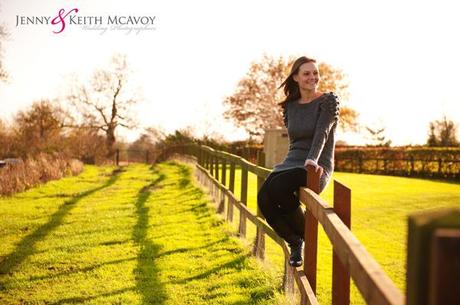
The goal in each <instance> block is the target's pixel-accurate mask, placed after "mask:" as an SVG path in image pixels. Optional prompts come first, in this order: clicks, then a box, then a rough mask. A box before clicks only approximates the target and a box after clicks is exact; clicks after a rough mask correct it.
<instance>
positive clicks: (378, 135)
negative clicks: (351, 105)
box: [365, 126, 391, 147]
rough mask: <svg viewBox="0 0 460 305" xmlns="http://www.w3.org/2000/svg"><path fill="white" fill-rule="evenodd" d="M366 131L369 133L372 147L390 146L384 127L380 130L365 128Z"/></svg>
mask: <svg viewBox="0 0 460 305" xmlns="http://www.w3.org/2000/svg"><path fill="white" fill-rule="evenodd" d="M365 128H366V130H367V131H368V132H369V135H370V140H371V142H372V143H371V144H370V145H372V146H387V147H388V146H390V145H391V140H389V139H388V138H387V137H386V136H385V127H382V128H370V127H368V126H366V127H365Z"/></svg>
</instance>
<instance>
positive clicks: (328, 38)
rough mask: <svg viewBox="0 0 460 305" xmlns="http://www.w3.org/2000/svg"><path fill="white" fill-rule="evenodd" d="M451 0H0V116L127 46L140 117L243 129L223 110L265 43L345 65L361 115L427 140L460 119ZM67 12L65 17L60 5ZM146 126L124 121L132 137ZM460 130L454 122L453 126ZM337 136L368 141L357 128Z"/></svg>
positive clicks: (61, 88)
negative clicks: (94, 24)
mask: <svg viewBox="0 0 460 305" xmlns="http://www.w3.org/2000/svg"><path fill="white" fill-rule="evenodd" d="M73 8H78V10H79V11H78V14H77V13H75V14H74V15H78V16H103V17H104V18H106V17H107V16H118V17H120V16H136V17H141V16H146V17H147V16H150V17H153V16H154V17H155V19H154V22H153V23H152V25H151V26H150V27H149V28H148V29H144V30H142V31H139V32H138V33H136V31H132V32H130V33H129V32H128V31H127V30H123V29H108V30H107V31H105V32H104V33H103V32H102V31H101V30H89V29H87V28H86V29H85V28H84V26H83V25H70V24H69V19H65V20H67V24H66V28H64V30H63V31H62V32H61V33H58V34H56V33H53V31H56V32H57V31H59V30H60V28H61V24H55V25H52V24H46V25H37V24H35V25H30V24H29V25H24V24H20V25H18V26H17V25H16V23H17V18H18V16H19V18H20V17H21V16H29V17H31V16H36V17H39V16H50V17H51V19H53V18H54V17H56V16H57V15H58V12H59V10H60V9H64V10H65V11H64V12H65V13H66V12H68V11H70V10H71V9H73ZM459 8H460V7H459V5H457V4H456V1H447V0H437V1H423V0H422V1H420V0H419V1H402V0H398V1H395V0H389V1H364V0H362V1H361V0H359V1H358V0H350V1H340V0H337V1H335V0H334V1H333V0H322V1H305V0H304V1H291V0H286V1H272V0H264V1H259V0H254V1H242V0H232V1H204V0H201V1H186V0H168V1H141V0H130V1H113V0H112V1H108V0H98V1H91V0H89V1H88V0H80V1H62V0H61V1H58V0H42V1H30V0H27V1H26V0H0V23H1V24H3V25H4V26H6V28H7V30H8V32H9V33H10V37H9V40H8V41H7V42H6V43H5V44H4V46H3V48H4V54H3V60H4V65H5V68H6V69H7V71H8V72H9V74H10V79H9V81H8V83H6V84H0V107H1V109H2V112H1V113H0V118H2V119H11V117H12V115H13V114H14V113H16V112H17V111H18V110H21V109H25V108H26V107H27V106H29V105H31V104H32V102H33V101H36V100H39V99H42V98H58V97H62V96H63V95H64V94H65V92H66V89H68V88H69V86H70V83H71V77H70V76H71V75H72V74H75V75H78V76H79V77H80V78H81V79H82V80H84V79H88V78H89V76H90V75H91V73H92V72H93V71H94V70H96V69H98V68H101V67H104V66H105V65H107V64H108V63H109V60H110V57H111V56H112V55H113V54H114V53H116V52H119V53H125V54H126V55H127V57H128V61H129V63H130V66H131V69H132V76H131V80H132V83H133V84H134V85H135V87H136V88H137V89H138V90H139V92H140V95H141V97H142V99H141V102H140V103H139V104H138V105H137V106H136V108H135V109H133V111H134V112H136V113H137V119H138V121H139V123H140V127H148V126H161V128H163V129H164V130H165V131H167V132H172V131H174V130H175V129H180V128H190V126H193V128H194V130H195V131H196V132H197V134H198V135H200V134H203V133H217V134H221V135H223V136H224V137H225V138H226V139H228V140H237V139H242V138H244V137H245V136H246V134H245V133H244V131H242V130H241V129H238V128H236V127H234V126H233V124H232V123H231V122H228V121H226V120H225V119H224V118H223V115H222V113H223V111H224V106H223V100H224V99H225V97H226V96H230V95H232V93H233V92H234V91H235V88H236V86H237V84H238V81H239V80H240V79H241V78H242V77H244V75H245V74H246V72H247V71H248V69H249V67H250V65H251V63H252V62H254V61H258V60H260V59H261V58H262V57H263V55H264V54H267V55H270V56H274V57H278V56H283V57H285V58H287V57H289V56H302V55H306V56H309V57H313V58H315V59H317V61H319V62H325V63H328V64H330V65H332V66H333V67H335V68H337V69H341V70H342V71H343V72H344V74H345V75H346V77H347V80H348V82H349V93H350V98H349V100H347V101H343V105H345V106H349V107H351V108H353V109H355V110H356V111H357V112H358V113H359V122H360V123H361V125H362V126H370V127H372V128H382V127H384V128H385V135H386V136H387V138H389V139H390V140H392V143H393V145H406V144H423V143H425V142H426V139H427V134H428V124H429V122H430V121H433V120H439V119H441V118H442V117H443V116H444V115H447V118H448V119H450V120H452V121H454V122H455V123H457V125H458V126H459V129H460V92H459V90H458V89H457V88H458V87H459V85H458V81H459V71H460V56H459V54H460V43H459V42H460V40H459V39H458V29H460V18H458V12H459ZM67 18H69V17H67ZM140 131H142V128H140V129H138V130H131V131H123V132H122V133H121V135H122V136H123V137H125V138H126V139H128V140H134V139H135V137H136V136H137V135H138V133H139V132H140ZM458 134H460V133H458ZM338 139H339V140H344V141H347V142H348V143H350V144H364V143H365V142H366V138H365V137H364V136H363V135H362V134H358V133H343V132H339V134H338Z"/></svg>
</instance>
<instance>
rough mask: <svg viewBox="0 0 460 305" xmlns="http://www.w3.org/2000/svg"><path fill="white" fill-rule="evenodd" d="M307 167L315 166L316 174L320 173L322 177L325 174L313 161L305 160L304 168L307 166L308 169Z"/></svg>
mask: <svg viewBox="0 0 460 305" xmlns="http://www.w3.org/2000/svg"><path fill="white" fill-rule="evenodd" d="M307 165H313V166H314V167H315V172H317V173H318V172H319V176H320V177H321V175H322V174H323V168H322V167H321V166H319V165H318V164H317V163H316V162H315V161H313V160H312V159H307V160H305V164H304V165H303V166H305V168H307Z"/></svg>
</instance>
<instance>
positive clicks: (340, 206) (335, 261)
mask: <svg viewBox="0 0 460 305" xmlns="http://www.w3.org/2000/svg"><path fill="white" fill-rule="evenodd" d="M334 212H335V213H336V214H337V215H338V216H339V218H340V219H341V220H342V222H343V223H344V224H345V225H346V226H347V227H348V228H349V229H350V226H351V190H350V189H349V188H347V187H346V186H345V185H343V184H341V183H340V182H337V181H334ZM348 304H350V273H349V272H348V271H347V269H346V268H345V266H344V265H343V264H342V262H341V261H340V259H339V257H338V256H337V254H336V253H335V251H334V253H333V255H332V305H348Z"/></svg>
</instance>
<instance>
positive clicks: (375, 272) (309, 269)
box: [160, 145, 460, 305]
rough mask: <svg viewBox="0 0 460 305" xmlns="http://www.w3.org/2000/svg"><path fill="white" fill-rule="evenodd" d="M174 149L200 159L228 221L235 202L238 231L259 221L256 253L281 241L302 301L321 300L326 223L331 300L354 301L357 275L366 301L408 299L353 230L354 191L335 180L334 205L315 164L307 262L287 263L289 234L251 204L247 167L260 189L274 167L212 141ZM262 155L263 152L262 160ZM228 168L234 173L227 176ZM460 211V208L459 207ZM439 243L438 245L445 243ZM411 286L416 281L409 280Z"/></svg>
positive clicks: (287, 285)
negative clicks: (321, 238)
mask: <svg viewBox="0 0 460 305" xmlns="http://www.w3.org/2000/svg"><path fill="white" fill-rule="evenodd" d="M173 153H178V154H183V155H191V156H194V158H195V160H196V161H197V164H196V167H197V171H196V173H197V179H198V181H199V182H200V183H201V184H202V185H203V186H205V187H207V188H208V189H209V190H210V193H211V195H212V197H213V198H214V200H215V202H216V203H217V211H218V212H220V213H223V214H225V215H226V219H227V221H230V222H232V221H233V214H234V213H233V209H234V208H237V209H238V210H239V212H240V213H239V215H240V218H239V226H238V233H239V235H240V236H241V237H246V225H247V223H246V221H247V220H249V221H250V222H251V223H253V224H254V225H255V226H256V228H257V233H256V238H255V241H254V248H253V254H254V255H255V256H256V257H258V258H259V259H264V257H265V236H266V235H268V236H269V237H270V238H271V239H273V240H274V241H275V242H276V243H277V244H279V245H280V246H281V248H282V250H283V252H284V255H285V264H284V265H285V269H284V270H285V272H284V281H283V287H284V289H285V291H286V292H287V293H293V292H294V289H295V286H296V287H297V289H298V291H299V292H300V304H312V305H313V304H318V301H317V298H316V273H317V248H318V224H320V225H321V226H322V227H323V229H324V231H325V233H326V235H327V237H328V238H329V240H330V242H331V244H332V247H333V266H332V304H334V305H348V304H350V278H351V279H353V281H354V283H355V285H356V287H357V288H358V290H359V291H360V293H361V295H362V296H363V298H364V300H365V301H366V303H367V304H372V305H374V304H375V305H403V304H406V298H405V296H404V294H403V293H402V292H401V291H400V290H399V289H398V288H397V287H396V285H395V284H394V283H393V282H392V281H391V279H390V278H389V277H388V276H387V275H386V274H385V273H384V272H383V270H382V268H381V267H380V266H379V264H378V263H377V262H376V261H375V259H374V258H373V257H372V256H371V255H370V254H369V253H368V252H367V251H366V249H365V248H364V247H363V245H362V244H361V243H360V242H359V240H358V239H357V238H356V237H355V236H354V235H353V233H352V232H351V231H350V223H351V212H350V211H351V191H350V189H349V188H347V187H346V186H344V185H343V184H341V183H340V182H338V181H334V205H333V207H331V206H329V205H328V204H327V203H326V202H325V201H323V200H322V199H321V198H320V197H319V196H318V194H317V193H318V190H319V176H317V175H316V174H315V172H314V170H313V169H312V168H307V171H308V177H307V183H308V184H307V187H305V188H304V187H302V188H300V189H299V198H300V201H301V203H302V204H304V205H305V207H306V211H305V214H306V215H305V217H306V222H305V236H304V240H305V250H304V263H303V266H302V267H299V268H293V267H291V266H289V263H288V261H289V250H288V247H287V245H286V243H285V242H284V240H283V239H281V238H280V237H279V236H278V235H277V234H276V233H275V232H274V231H273V229H272V228H271V227H270V226H269V225H268V224H267V223H266V222H265V221H264V219H263V216H262V215H261V213H260V211H257V214H256V215H254V214H253V213H252V212H251V211H250V210H249V209H248V207H247V202H248V201H247V199H248V198H247V197H248V173H249V172H251V173H253V174H255V175H256V176H257V178H258V179H257V184H258V189H259V188H260V187H261V185H262V183H263V182H264V180H265V179H266V177H267V176H268V174H269V173H270V170H269V169H267V168H264V167H262V166H258V165H255V164H252V163H250V162H248V161H247V160H246V159H244V158H242V157H240V156H236V155H233V154H230V153H227V152H223V151H217V150H214V149H212V148H210V147H207V146H199V145H181V146H174V147H169V148H167V149H166V150H165V151H164V152H163V154H162V156H163V158H164V157H165V156H169V155H171V154H173ZM161 159H162V158H161V157H160V160H161ZM262 159H263V158H261V157H260V156H259V158H258V162H259V164H261V163H263V160H262ZM237 166H238V167H239V168H241V181H240V183H241V188H240V192H241V193H240V196H239V197H240V199H239V200H238V198H237V197H236V196H235V194H234V193H235V169H236V167H237ZM228 168H229V177H228V181H227V169H228ZM226 185H228V187H227V186H226ZM456 213H459V214H460V211H456ZM449 215H451V214H449ZM459 219H460V218H459ZM457 233H458V232H457ZM451 235H452V234H451ZM459 236H460V234H459ZM459 240H460V239H458V240H457V243H458V244H460V243H459ZM436 249H437V250H439V249H440V248H439V249H438V248H436ZM436 249H435V250H436ZM409 250H410V249H409ZM425 250H426V249H424V251H425ZM455 251H457V252H455ZM455 251H453V250H450V252H449V253H448V254H446V253H444V256H445V255H450V256H451V257H453V255H456V254H457V253H458V250H455ZM438 256H442V255H438ZM444 265H445V262H444ZM444 272H445V271H444ZM415 273H416V272H415V271H414V270H411V269H409V270H408V278H410V277H411V274H415ZM451 273H452V272H451ZM458 275H459V274H458V273H456V272H454V273H452V274H450V275H449V276H450V277H451V278H452V279H454V278H455V277H456V276H458ZM417 281H420V279H417ZM457 282H458V281H457ZM423 283H424V282H423ZM423 283H422V284H423ZM408 286H411V285H409V284H408ZM418 287H419V286H418ZM452 293H453V292H452ZM452 293H451V295H452V297H451V298H452V300H458V299H457V298H456V295H453V294H452ZM423 294H426V291H421V292H420V289H419V292H418V296H417V298H413V299H414V300H415V299H417V300H420V299H424V297H423V296H421V295H423ZM407 295H411V293H410V292H408V293H407ZM441 295H444V296H446V295H447V294H446V293H444V294H442V293H441ZM448 297H449V295H448ZM407 304H408V305H409V304H411V305H412V304H414V305H415V304H417V305H418V304H422V303H420V301H417V302H415V303H414V302H412V301H411V300H408V301H407ZM423 304H433V305H434V304H438V303H428V302H423ZM448 304H455V303H448Z"/></svg>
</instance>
